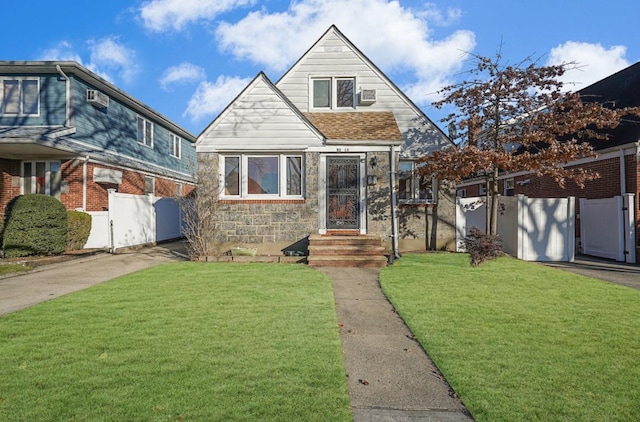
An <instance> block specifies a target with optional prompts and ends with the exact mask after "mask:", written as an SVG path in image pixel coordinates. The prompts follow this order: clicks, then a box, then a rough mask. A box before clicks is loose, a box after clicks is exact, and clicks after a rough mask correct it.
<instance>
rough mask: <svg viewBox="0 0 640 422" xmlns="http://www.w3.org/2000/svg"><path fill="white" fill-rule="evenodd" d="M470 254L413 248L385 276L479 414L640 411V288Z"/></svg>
mask: <svg viewBox="0 0 640 422" xmlns="http://www.w3.org/2000/svg"><path fill="white" fill-rule="evenodd" d="M468 261H469V258H468V256H467V255H463V254H425V255H407V256H405V257H403V258H402V259H401V260H400V261H398V262H397V263H396V264H395V265H394V266H393V267H389V268H387V269H385V270H383V271H382V274H381V284H382V287H383V290H384V291H385V293H386V294H387V296H388V297H389V298H390V300H391V302H392V303H393V304H394V306H395V307H396V309H397V310H398V312H399V313H400V315H401V316H402V317H403V319H404V320H405V321H406V322H407V324H408V326H409V327H410V328H411V330H412V331H413V333H414V334H415V335H416V337H417V338H418V340H419V341H420V342H421V344H422V345H423V347H424V348H425V350H426V351H427V353H428V354H429V355H430V356H431V358H432V359H433V360H434V361H435V363H436V365H437V366H438V367H439V368H440V370H441V371H442V372H443V374H444V375H445V377H446V378H447V380H448V381H449V383H450V384H451V385H452V387H453V388H454V389H455V390H456V392H457V393H458V394H459V396H460V397H461V398H462V400H463V402H464V403H465V405H466V406H467V407H468V409H469V410H470V412H471V413H472V415H473V416H474V418H476V420H478V421H516V420H517V421H636V420H640V291H638V290H634V289H630V288H627V287H622V286H617V285H613V284H609V283H606V282H601V281H598V280H594V279H590V278H587V277H583V276H578V275H574V274H571V273H567V272H563V271H560V270H556V269H552V268H548V267H545V266H543V265H540V264H535V263H527V262H522V261H518V260H515V259H512V258H500V259H498V260H496V261H490V262H487V263H485V264H482V265H481V266H480V267H477V268H471V267H470V266H469V263H468Z"/></svg>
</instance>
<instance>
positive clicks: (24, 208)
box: [2, 194, 67, 258]
mask: <svg viewBox="0 0 640 422" xmlns="http://www.w3.org/2000/svg"><path fill="white" fill-rule="evenodd" d="M66 246H67V210H66V209H65V207H64V205H62V202H60V201H58V200H57V199H56V198H54V197H52V196H46V195H41V194H28V195H22V196H17V197H15V198H14V199H13V200H12V201H11V202H10V203H9V205H8V206H7V217H6V221H5V228H4V235H3V238H2V247H3V249H4V256H5V257H7V258H15V257H21V256H29V255H57V254H61V253H62V252H64V251H65V248H66Z"/></svg>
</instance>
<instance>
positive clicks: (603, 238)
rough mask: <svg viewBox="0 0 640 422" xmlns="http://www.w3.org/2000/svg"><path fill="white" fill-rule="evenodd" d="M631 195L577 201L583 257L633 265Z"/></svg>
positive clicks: (634, 254) (632, 199) (632, 210)
mask: <svg viewBox="0 0 640 422" xmlns="http://www.w3.org/2000/svg"><path fill="white" fill-rule="evenodd" d="M633 204H634V195H633V194H626V195H622V196H615V197H613V198H605V199H584V198H582V199H580V243H581V244H582V252H583V253H584V254H586V255H592V256H598V257H601V258H608V259H615V260H616V261H620V262H627V263H630V264H635V262H636V250H635V225H634V221H635V215H634V207H633Z"/></svg>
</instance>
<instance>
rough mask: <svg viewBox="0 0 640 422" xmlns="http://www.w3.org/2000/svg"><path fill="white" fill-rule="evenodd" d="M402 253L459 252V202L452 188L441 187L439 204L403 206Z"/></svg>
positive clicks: (399, 229)
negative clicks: (457, 250)
mask: <svg viewBox="0 0 640 422" xmlns="http://www.w3.org/2000/svg"><path fill="white" fill-rule="evenodd" d="M398 232H399V233H398V234H399V238H400V240H399V242H398V243H399V249H400V251H401V252H408V251H424V250H449V251H455V249H456V245H455V239H456V200H455V189H454V187H453V186H452V185H451V184H448V183H442V182H441V183H439V184H438V201H437V204H401V205H400V206H399V210H398Z"/></svg>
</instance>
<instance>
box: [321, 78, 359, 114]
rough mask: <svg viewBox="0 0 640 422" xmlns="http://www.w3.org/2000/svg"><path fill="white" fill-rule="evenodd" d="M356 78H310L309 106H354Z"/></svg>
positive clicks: (336, 107) (329, 107) (328, 107)
mask: <svg viewBox="0 0 640 422" xmlns="http://www.w3.org/2000/svg"><path fill="white" fill-rule="evenodd" d="M355 85H356V80H355V78H353V77H319V78H312V79H311V90H312V92H311V98H312V102H311V108H312V109H320V110H322V109H340V108H354V107H355V103H356V96H355V92H356V90H355Z"/></svg>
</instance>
